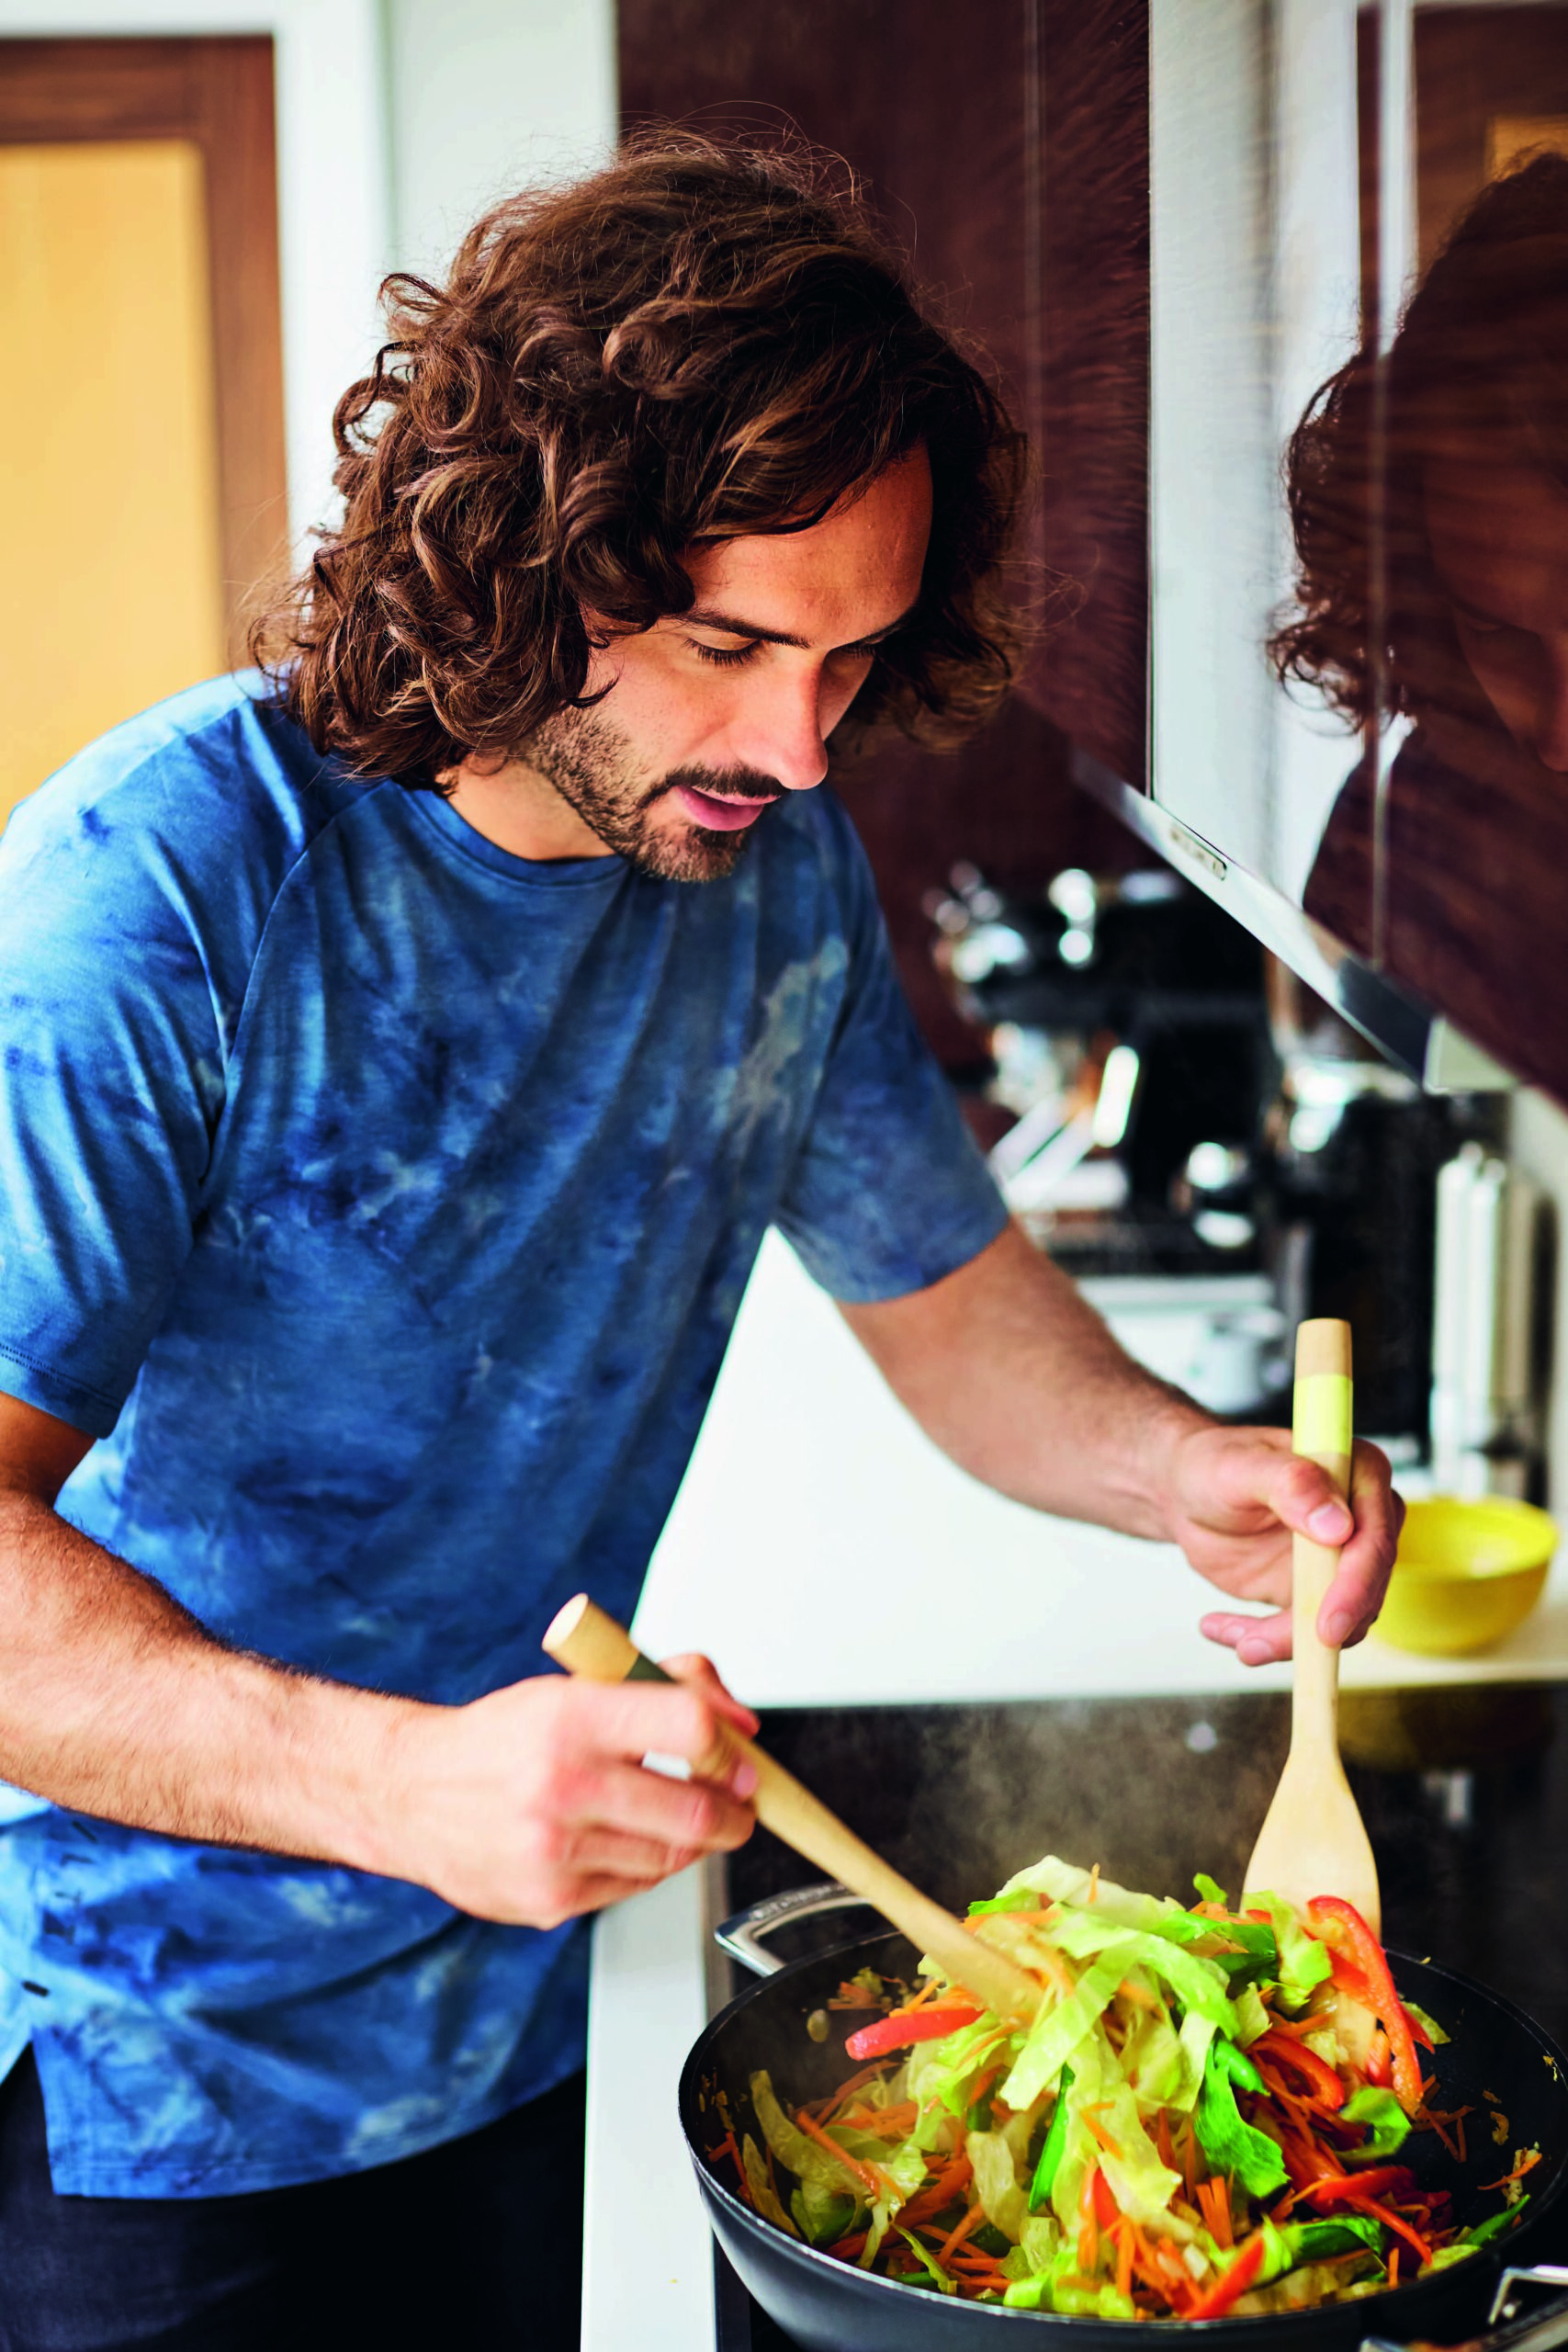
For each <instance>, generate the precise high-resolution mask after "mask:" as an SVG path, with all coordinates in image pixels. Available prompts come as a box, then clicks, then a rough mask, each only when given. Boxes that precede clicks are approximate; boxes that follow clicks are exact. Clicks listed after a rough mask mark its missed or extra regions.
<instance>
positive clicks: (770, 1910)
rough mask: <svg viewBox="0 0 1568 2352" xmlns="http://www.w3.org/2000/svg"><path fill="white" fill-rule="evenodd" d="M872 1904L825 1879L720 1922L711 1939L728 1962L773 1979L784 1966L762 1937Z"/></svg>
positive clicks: (871, 1907) (772, 1896) (767, 1899)
mask: <svg viewBox="0 0 1568 2352" xmlns="http://www.w3.org/2000/svg"><path fill="white" fill-rule="evenodd" d="M875 1907H876V1906H875V1905H874V1904H871V1903H868V1902H867V1901H866V1899H865V1897H864V1895H863V1894H852V1893H851V1892H850V1889H849V1888H848V1887H847V1886H840V1884H839V1883H838V1881H837V1879H828V1880H826V1881H825V1882H824V1883H822V1884H821V1885H819V1886H792V1887H791V1888H790V1890H789V1892H788V1894H770V1895H767V1896H765V1897H764V1898H763V1900H762V1901H761V1903H752V1904H750V1905H748V1906H747V1908H746V1909H745V1910H744V1911H737V1912H736V1913H735V1914H734V1916H733V1917H731V1918H728V1919H721V1920H720V1922H719V1924H718V1926H717V1927H716V1928H715V1929H714V1931H713V1939H714V1941H715V1943H716V1944H717V1946H718V1948H719V1950H720V1951H727V1952H728V1954H729V1957H730V1959H731V1960H738V1961H739V1962H740V1964H741V1966H742V1967H743V1968H749V1969H750V1971H751V1973H752V1974H753V1975H755V1976H776V1975H777V1974H778V1973H779V1971H780V1969H781V1968H783V1967H784V1964H785V1963H784V1962H783V1961H782V1960H780V1959H779V1958H778V1956H777V1954H776V1953H774V1952H771V1951H768V1950H767V1948H766V1946H765V1945H764V1944H763V1943H762V1941H761V1939H762V1938H763V1937H764V1936H769V1935H772V1933H773V1929H774V1928H785V1927H790V1926H792V1925H793V1924H794V1922H795V1920H796V1919H816V1918H819V1917H822V1916H823V1914H824V1913H826V1912H829V1911H852V1910H860V1911H871V1910H874V1909H875Z"/></svg>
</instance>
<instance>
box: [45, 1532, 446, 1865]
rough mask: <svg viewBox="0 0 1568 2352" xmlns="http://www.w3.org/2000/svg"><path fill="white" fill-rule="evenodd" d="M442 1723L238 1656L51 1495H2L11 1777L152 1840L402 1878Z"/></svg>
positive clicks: (418, 1708)
mask: <svg viewBox="0 0 1568 2352" xmlns="http://www.w3.org/2000/svg"><path fill="white" fill-rule="evenodd" d="M432 1712H434V1711H433V1710H430V1709H428V1708H425V1707H423V1706H422V1705H421V1704H420V1703H419V1702H416V1701H412V1700H403V1699H389V1698H385V1697H382V1696H380V1695H378V1694H377V1693H375V1692H371V1691H356V1690H353V1689H351V1688H349V1687H348V1686H346V1685H344V1684H342V1683H333V1682H326V1681H321V1680H319V1679H316V1678H314V1677H311V1676H309V1675H303V1674H296V1673H293V1672H291V1671H290V1670H288V1668H285V1667H281V1666H276V1665H274V1664H272V1663H270V1662H268V1661H267V1660H265V1659H262V1658H258V1657H252V1656H250V1655H248V1654H246V1653H245V1652H243V1651H237V1650H231V1649H228V1648H225V1647H224V1645H222V1644H221V1643H220V1642H218V1641H215V1640H214V1639H213V1638H212V1636H211V1635H210V1634H208V1633H206V1632H205V1631H204V1630H203V1628H202V1627H201V1626H200V1625H198V1624H197V1622H196V1620H195V1619H194V1618H193V1617H191V1616H190V1615H189V1614H188V1613H187V1612H186V1611H185V1610H183V1609H182V1608H180V1607H179V1605H178V1603H177V1602H175V1600H171V1598H170V1597H169V1595H168V1594H167V1593H166V1592H164V1590H163V1589H162V1588H161V1587H160V1586H158V1585H156V1584H154V1583H153V1582H152V1579H151V1578H150V1577H144V1576H142V1575H141V1574H139V1573H138V1571H137V1570H136V1569H134V1568H132V1567H130V1566H127V1565H126V1563H125V1562H124V1561H122V1560H118V1559H116V1558H115V1557H114V1556H113V1555H111V1554H109V1553H107V1552H105V1551H103V1550H102V1549H100V1547H99V1546H98V1545H97V1544H94V1543H92V1542H91V1541H90V1540H89V1539H88V1537H86V1536H85V1535H83V1534H82V1533H80V1532H78V1530H76V1529H75V1528H73V1527H71V1526H69V1525H67V1523H66V1522H65V1521H63V1520H62V1519H60V1518H59V1517H58V1516H57V1515H56V1514H55V1512H54V1511H53V1510H51V1508H50V1507H49V1505H48V1504H47V1503H46V1502H44V1501H43V1500H41V1499H40V1498H38V1497H36V1496H33V1495H28V1494H25V1493H17V1492H4V1493H0V1777H3V1778H4V1779H6V1780H7V1781H14V1782H15V1783H17V1785H18V1786H20V1787H22V1788H26V1789H29V1790H31V1791H33V1792H35V1793H36V1794H38V1795H39V1796H44V1797H48V1798H50V1799H51V1801H52V1802H53V1803H55V1804H60V1805H62V1806H65V1807H67V1808H70V1809H72V1810H77V1811H81V1812H85V1813H91V1814H97V1815H104V1816H107V1818H109V1819H112V1820H116V1821H124V1822H129V1823H130V1824H131V1825H132V1826H136V1827H139V1828H145V1829H156V1830H162V1831H165V1832H168V1833H170V1834H172V1835H174V1836H176V1837H180V1838H198V1839H202V1840H207V1841H211V1842H213V1843H217V1844H223V1845H240V1846H255V1847H262V1848H265V1849H270V1850H272V1851H274V1852H278V1853H286V1854H298V1855H302V1856H307V1857H311V1858H314V1859H317V1860H330V1861H338V1862H346V1863H351V1864H355V1865H357V1866H359V1867H361V1868H365V1869H369V1870H381V1871H393V1872H397V1871H399V1861H398V1859H397V1857H396V1856H395V1855H393V1854H392V1853H391V1851H390V1850H389V1840H388V1836H387V1830H386V1825H387V1823H388V1822H389V1820H395V1819H396V1807H395V1804H393V1803H391V1802H389V1799H390V1797H391V1792H392V1791H393V1788H394V1786H395V1782H396V1778H397V1772H398V1769H399V1765H400V1749H401V1746H402V1744H403V1742H404V1740H405V1739H406V1737H407V1736H408V1734H409V1732H410V1730H411V1728H412V1727H413V1719H415V1718H417V1717H419V1716H422V1715H426V1714H429V1713H432Z"/></svg>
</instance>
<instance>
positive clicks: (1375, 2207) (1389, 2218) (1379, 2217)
mask: <svg viewBox="0 0 1568 2352" xmlns="http://www.w3.org/2000/svg"><path fill="white" fill-rule="evenodd" d="M1361 2211H1362V2212H1363V2213H1371V2215H1372V2217H1373V2218H1374V2220H1376V2221H1379V2222H1382V2225H1383V2227H1384V2229H1385V2230H1397V2231H1398V2233H1399V2234H1400V2236H1401V2237H1402V2238H1404V2240H1405V2241H1406V2243H1407V2244H1408V2245H1412V2246H1414V2247H1415V2249H1416V2253H1417V2254H1418V2255H1419V2256H1420V2257H1421V2259H1422V2261H1423V2262H1430V2260H1431V2259H1432V2249H1431V2247H1430V2246H1429V2245H1427V2241H1426V2239H1425V2238H1424V2237H1423V2236H1422V2235H1421V2233H1420V2232H1419V2231H1418V2230H1413V2229H1412V2228H1411V2226H1410V2224H1409V2222H1405V2221H1402V2220H1401V2219H1400V2217H1399V2215H1398V2214H1397V2213H1396V2212H1395V2211H1394V2210H1393V2206H1392V2205H1380V2204H1378V2203H1377V2201H1376V2200H1375V2199H1373V2198H1371V2197H1369V2198H1368V2199H1367V2201H1366V2203H1365V2204H1364V2205H1363V2206H1362V2208H1361Z"/></svg>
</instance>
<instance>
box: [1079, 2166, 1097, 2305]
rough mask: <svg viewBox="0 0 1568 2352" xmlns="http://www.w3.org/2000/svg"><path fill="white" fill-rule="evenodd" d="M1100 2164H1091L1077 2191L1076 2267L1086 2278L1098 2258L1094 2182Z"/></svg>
mask: <svg viewBox="0 0 1568 2352" xmlns="http://www.w3.org/2000/svg"><path fill="white" fill-rule="evenodd" d="M1099 2178H1100V2166H1099V2165H1090V2166H1089V2170H1088V2172H1086V2173H1085V2175H1084V2177H1083V2187H1082V2188H1080V2189H1079V2191H1078V2268H1079V2269H1080V2270H1081V2271H1082V2272H1083V2274H1084V2276H1085V2277H1086V2278H1087V2277H1088V2276H1089V2272H1090V2271H1091V2270H1092V2269H1094V2267H1095V2266H1096V2265H1097V2264H1098V2262H1099V2260H1100V2223H1099V2222H1097V2221H1096V2219H1095V2213H1094V2184H1095V2182H1096V2181H1097V2180H1098V2179H1099Z"/></svg>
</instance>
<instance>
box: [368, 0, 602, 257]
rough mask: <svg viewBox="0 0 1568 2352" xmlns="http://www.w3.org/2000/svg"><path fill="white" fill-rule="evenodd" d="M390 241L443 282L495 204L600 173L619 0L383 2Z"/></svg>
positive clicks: (426, 0) (403, 253)
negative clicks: (525, 190) (465, 237)
mask: <svg viewBox="0 0 1568 2352" xmlns="http://www.w3.org/2000/svg"><path fill="white" fill-rule="evenodd" d="M382 6H383V12H384V22H385V26H386V59H387V85H388V88H387V97H388V113H389V131H390V144H391V156H392V210H393V242H394V245H395V249H396V255H397V263H398V266H399V267H400V268H403V269H414V270H421V271H426V272H431V271H437V270H439V269H440V268H441V267H442V266H443V265H444V264H445V262H446V260H447V259H448V258H449V257H450V255H451V253H452V251H453V248H454V247H455V246H456V244H457V241H458V239H459V238H460V237H461V236H462V234H463V232H464V231H465V230H466V229H468V227H469V226H470V224H471V223H472V222H473V221H474V220H476V219H477V218H478V216H479V213H480V212H482V211H483V210H484V209H485V208H486V206H487V205H490V204H491V203H493V202H494V201H495V199H496V198H498V197H501V196H506V195H509V194H511V193H513V191H514V190H515V189H517V188H520V187H529V186H531V185H535V184H536V183H538V182H540V181H543V180H551V179H562V178H567V177H570V175H572V174H573V173H575V172H580V171H582V170H585V169H589V168H592V165H593V164H597V163H600V162H602V161H603V160H604V158H605V157H606V155H607V154H608V153H609V151H610V149H611V147H612V146H613V144H614V141H615V127H616V91H615V5H614V0H382Z"/></svg>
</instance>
